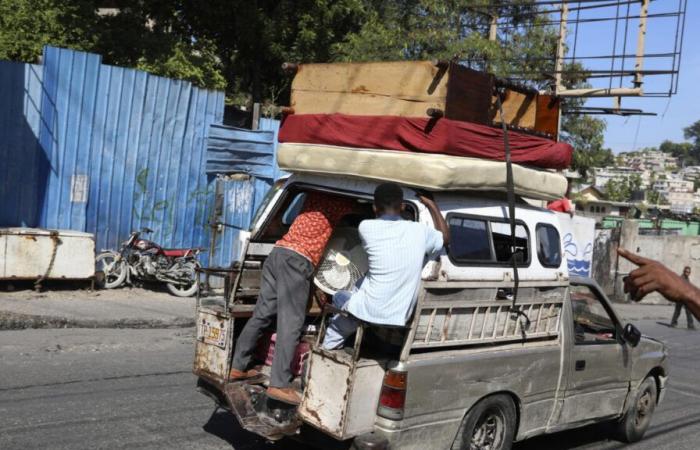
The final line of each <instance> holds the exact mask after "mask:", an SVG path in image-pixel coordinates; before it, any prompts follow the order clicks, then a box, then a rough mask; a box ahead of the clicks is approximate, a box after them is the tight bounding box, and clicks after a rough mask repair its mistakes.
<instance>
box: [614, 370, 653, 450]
mask: <svg viewBox="0 0 700 450" xmlns="http://www.w3.org/2000/svg"><path fill="white" fill-rule="evenodd" d="M657 396H658V391H657V389H656V379H654V377H647V378H646V379H645V380H644V381H643V382H642V384H641V385H640V386H639V390H638V391H637V396H636V397H635V399H634V403H632V404H631V405H630V407H629V409H628V410H627V412H626V413H625V415H624V417H622V419H621V420H620V421H619V422H618V423H617V430H616V431H617V432H616V435H617V436H616V437H617V438H618V439H619V440H621V441H623V442H627V443H632V442H637V441H640V440H641V439H642V438H643V437H644V433H646V431H647V429H648V428H649V425H650V424H651V418H652V416H653V414H654V409H656V400H657Z"/></svg>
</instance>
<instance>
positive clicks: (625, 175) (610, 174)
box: [593, 167, 652, 189]
mask: <svg viewBox="0 0 700 450" xmlns="http://www.w3.org/2000/svg"><path fill="white" fill-rule="evenodd" d="M633 175H638V176H639V178H640V180H641V183H640V186H639V187H640V188H642V189H647V188H649V186H650V185H651V178H652V174H651V172H650V171H649V170H637V169H633V168H631V167H614V168H602V167H596V168H594V169H593V185H594V186H595V187H597V188H599V189H603V188H605V186H606V185H607V184H608V182H609V181H611V180H615V181H623V180H627V179H629V178H630V177H632V176H633Z"/></svg>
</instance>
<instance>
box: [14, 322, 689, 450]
mask: <svg viewBox="0 0 700 450" xmlns="http://www.w3.org/2000/svg"><path fill="white" fill-rule="evenodd" d="M639 326H640V328H641V329H642V330H643V331H644V332H645V333H646V334H649V335H652V336H655V337H658V338H660V339H662V340H664V341H665V342H667V343H668V344H669V346H670V349H671V366H672V375H671V382H670V386H669V390H668V393H667V397H666V400H665V403H664V404H663V405H662V406H661V407H660V408H659V409H657V411H656V414H655V417H654V421H653V424H652V427H651V429H650V430H649V432H648V433H647V437H646V439H645V440H644V441H642V442H641V443H639V444H637V445H635V446H632V447H631V448H637V449H660V448H661V449H663V448H673V449H674V450H683V449H695V448H697V447H698V445H697V443H696V440H697V437H696V436H697V435H698V434H699V433H700V404H698V402H699V401H700V385H699V384H698V383H697V373H698V368H700V345H698V344H699V343H700V332H690V331H686V330H684V329H671V328H668V327H666V326H663V325H660V324H657V323H656V322H654V321H643V322H640V323H639ZM192 339H193V336H192V331H190V330H112V329H96V330H91V329H63V330H22V331H2V332H0V449H22V450H26V449H28V448H56V449H99V448H109V449H118V448H151V449H166V448H167V449H180V448H187V449H192V448H198V449H199V448H201V449H231V448H235V449H238V450H241V449H268V448H274V449H278V450H289V449H292V448H298V446H295V445H294V444H292V443H284V442H280V443H277V444H274V445H268V444H265V443H264V442H262V441H261V440H260V439H258V438H256V437H255V436H252V435H250V434H248V433H245V432H244V431H242V430H241V429H240V428H239V427H238V426H237V424H236V422H235V419H233V417H232V416H230V415H229V414H227V413H225V412H222V411H219V412H215V411H214V407H213V404H212V402H211V401H210V400H209V399H208V398H206V397H204V396H202V395H201V394H199V393H198V392H196V390H195V389H194V383H195V379H194V377H193V376H192V375H191V373H190V368H191V363H192ZM605 432H606V430H605V429H604V427H599V426H598V427H588V428H585V429H582V430H576V431H569V432H565V433H559V434H555V435H552V436H546V437H542V438H535V439H531V440H529V441H525V442H523V443H520V444H518V445H517V446H516V448H517V449H520V450H524V449H542V448H553V449H554V448H556V449H574V448H576V449H612V448H620V447H622V446H623V445H622V444H621V443H619V442H617V441H613V440H607V439H606V437H605Z"/></svg>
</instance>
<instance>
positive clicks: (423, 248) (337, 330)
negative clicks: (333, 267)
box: [323, 183, 450, 349]
mask: <svg viewBox="0 0 700 450" xmlns="http://www.w3.org/2000/svg"><path fill="white" fill-rule="evenodd" d="M418 199H419V200H420V202H421V203H423V204H424V205H425V206H426V208H428V211H430V215H431V217H432V219H433V223H434V224H435V228H431V227H428V226H426V225H423V224H421V223H418V222H411V221H407V220H402V219H401V211H402V209H403V191H402V190H401V187H400V186H399V185H397V184H395V183H384V184H380V185H379V186H377V189H376V190H375V191H374V212H375V215H376V217H377V218H376V219H372V220H364V221H362V223H360V226H359V232H360V238H361V240H362V246H363V247H364V249H365V252H366V253H367V256H368V260H369V270H368V272H367V275H366V276H365V278H364V279H363V280H362V281H361V283H360V284H359V287H358V289H357V290H356V291H355V292H349V291H339V292H337V293H336V294H335V295H334V297H333V303H334V305H335V306H336V307H338V308H340V309H343V310H345V311H347V312H348V313H349V316H344V315H340V314H338V315H336V316H335V317H334V318H333V319H332V320H331V323H330V325H329V327H328V330H327V331H326V336H325V339H324V341H323V346H324V348H326V349H335V348H338V347H341V346H342V345H343V342H344V341H345V339H346V338H347V337H349V336H350V335H352V334H353V333H354V332H355V330H356V328H357V323H358V322H357V319H359V320H363V321H365V322H370V323H374V324H380V325H394V326H403V325H405V324H406V320H408V318H409V317H410V315H411V312H412V310H413V306H414V305H415V302H416V296H417V293H418V288H419V285H420V279H421V277H420V274H421V271H422V270H423V265H424V262H425V257H426V256H428V257H431V256H433V255H435V254H436V253H438V252H439V251H440V250H441V249H442V248H443V246H446V245H447V244H448V243H449V238H450V229H449V227H448V226H447V223H446V222H445V219H444V218H443V217H442V214H440V210H439V209H438V207H437V205H436V204H435V201H434V200H433V199H432V197H431V196H430V195H429V194H427V193H418Z"/></svg>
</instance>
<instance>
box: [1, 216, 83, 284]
mask: <svg viewBox="0 0 700 450" xmlns="http://www.w3.org/2000/svg"><path fill="white" fill-rule="evenodd" d="M94 275H95V239H94V236H93V235H92V234H90V233H83V232H80V231H72V230H44V229H39V228H0V279H28V280H33V279H37V278H44V279H87V278H91V277H93V276H94Z"/></svg>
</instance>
